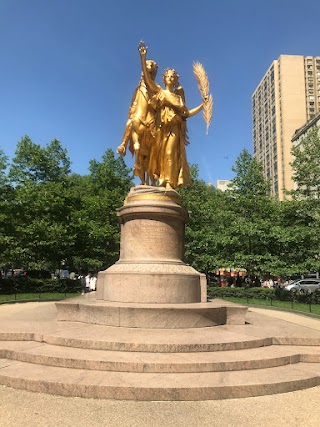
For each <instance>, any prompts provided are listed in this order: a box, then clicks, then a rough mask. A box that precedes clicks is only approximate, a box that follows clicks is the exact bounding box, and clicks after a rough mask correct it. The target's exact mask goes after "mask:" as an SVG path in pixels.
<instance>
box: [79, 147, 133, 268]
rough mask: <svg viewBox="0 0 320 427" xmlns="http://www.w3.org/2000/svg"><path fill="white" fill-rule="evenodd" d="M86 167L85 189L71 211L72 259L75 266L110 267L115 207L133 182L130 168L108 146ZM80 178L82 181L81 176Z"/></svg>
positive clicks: (116, 231) (115, 250)
mask: <svg viewBox="0 0 320 427" xmlns="http://www.w3.org/2000/svg"><path fill="white" fill-rule="evenodd" d="M89 170H90V175H88V177H86V181H85V189H86V191H85V192H83V191H82V193H81V201H80V203H79V206H78V208H77V210H76V211H74V212H73V218H72V223H73V224H74V227H75V231H74V234H75V235H76V240H75V251H74V256H73V263H74V265H75V266H76V267H77V268H78V269H82V270H97V269H100V268H107V267H109V266H110V265H112V264H113V263H114V262H115V261H117V259H118V258H119V241H120V227H119V223H118V221H117V216H116V209H117V208H119V207H121V206H122V205H123V202H124V199H125V197H126V196H127V193H128V192H129V190H130V187H131V186H132V185H133V182H132V173H131V171H130V170H129V169H128V168H127V167H126V166H125V163H124V161H123V160H122V158H121V157H118V158H115V156H114V153H113V151H112V150H111V149H109V150H107V151H106V152H105V154H104V155H103V157H102V160H101V161H100V162H98V161H97V160H91V161H90V168H89ZM77 179H78V180H79V178H77ZM73 182H74V181H73ZM79 182H80V183H82V184H83V183H84V181H83V177H82V179H80V180H79ZM80 191H81V190H80Z"/></svg>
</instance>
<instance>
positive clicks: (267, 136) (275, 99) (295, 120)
mask: <svg viewBox="0 0 320 427" xmlns="http://www.w3.org/2000/svg"><path fill="white" fill-rule="evenodd" d="M319 110H320V56H317V57H312V56H298V55H281V56H280V57H279V58H278V59H277V60H275V61H273V63H272V64H271V66H270V67H269V69H268V71H267V72H266V74H265V75H264V77H263V78H262V80H261V82H260V83H259V85H258V87H257V88H256V90H255V91H254V93H253V95H252V139H253V155H254V156H255V158H256V159H257V160H258V161H260V162H261V163H262V164H263V170H264V174H265V177H266V178H270V180H271V194H273V195H274V196H276V197H278V198H279V200H283V199H285V198H286V196H285V190H292V189H293V188H294V183H293V181H292V168H291V166H290V163H291V162H292V155H291V147H292V141H291V140H292V137H293V135H294V133H295V131H296V129H298V128H300V127H301V126H302V125H303V124H304V123H306V122H307V121H309V120H310V119H312V118H313V117H314V116H315V115H316V114H317V113H318V112H319Z"/></svg>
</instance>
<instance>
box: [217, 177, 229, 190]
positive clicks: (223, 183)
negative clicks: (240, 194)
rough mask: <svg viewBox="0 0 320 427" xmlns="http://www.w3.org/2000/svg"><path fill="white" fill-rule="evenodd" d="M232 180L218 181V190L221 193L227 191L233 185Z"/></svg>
mask: <svg viewBox="0 0 320 427" xmlns="http://www.w3.org/2000/svg"><path fill="white" fill-rule="evenodd" d="M231 182H232V181H231V180H229V179H217V181H216V189H217V190H221V191H227V190H228V189H229V186H230V184H231Z"/></svg>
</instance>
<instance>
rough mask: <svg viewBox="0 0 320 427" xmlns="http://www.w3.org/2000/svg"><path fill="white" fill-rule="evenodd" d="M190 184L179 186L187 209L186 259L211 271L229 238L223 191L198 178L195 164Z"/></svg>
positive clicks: (218, 261) (191, 263) (227, 215)
mask: <svg viewBox="0 0 320 427" xmlns="http://www.w3.org/2000/svg"><path fill="white" fill-rule="evenodd" d="M191 175H192V178H193V184H192V186H191V187H188V188H184V189H181V190H179V193H180V194H181V197H182V200H183V206H184V207H185V208H186V209H187V210H188V211H189V213H190V220H189V222H188V224H187V226H186V237H185V258H186V262H187V263H188V264H190V265H192V266H193V267H194V268H196V269H197V270H199V271H201V272H203V273H206V274H208V273H212V272H214V271H215V270H216V268H218V267H220V266H221V265H224V264H225V258H224V253H223V248H224V247H225V246H226V245H227V244H228V242H229V235H228V234H227V233H226V230H227V227H228V223H229V222H230V218H229V213H228V206H227V204H226V197H225V194H224V193H223V192H221V191H219V190H216V189H215V188H214V187H212V186H209V185H207V184H206V183H205V182H204V181H202V180H201V179H199V178H198V168H197V166H196V165H192V166H191Z"/></svg>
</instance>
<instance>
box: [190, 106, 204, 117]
mask: <svg viewBox="0 0 320 427" xmlns="http://www.w3.org/2000/svg"><path fill="white" fill-rule="evenodd" d="M202 109H203V104H200V105H198V107H195V108H192V109H191V110H189V114H188V116H189V117H192V116H195V115H196V114H198V113H199V112H200V111H201V110H202Z"/></svg>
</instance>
